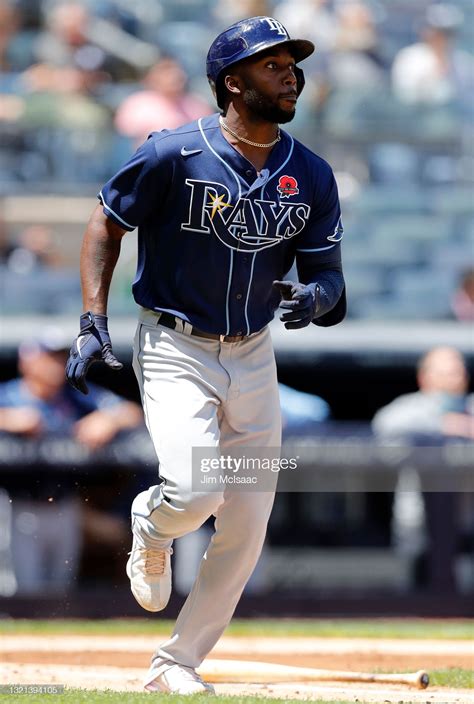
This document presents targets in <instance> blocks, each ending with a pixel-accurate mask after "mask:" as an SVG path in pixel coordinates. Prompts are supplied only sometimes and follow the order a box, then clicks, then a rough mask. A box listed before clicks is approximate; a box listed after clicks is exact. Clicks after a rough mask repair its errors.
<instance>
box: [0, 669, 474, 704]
mask: <svg viewBox="0 0 474 704" xmlns="http://www.w3.org/2000/svg"><path fill="white" fill-rule="evenodd" d="M430 684H431V686H437V687H450V688H466V689H473V688H474V675H473V671H472V670H462V669H460V668H449V669H445V670H434V671H431V672H430ZM428 692H429V690H428ZM2 694H4V695H6V696H8V699H5V704H7V703H8V704H14V703H16V702H18V703H19V704H21V703H22V702H23V703H25V704H26V702H28V704H47V702H51V704H53V703H54V704H82V703H83V704H141V703H142V702H147V703H148V704H150V701H151V699H153V701H154V702H156V701H157V699H160V700H162V701H163V704H169V702H170V698H169V696H168V695H159V694H154V695H153V697H150V694H148V693H146V692H113V691H111V690H107V691H100V690H84V689H67V690H66V691H65V692H64V693H62V694H51V695H47V694H8V693H6V692H2V693H0V702H2ZM172 699H173V701H172V704H209V702H210V700H209V697H207V696H206V695H195V696H187V697H183V696H177V695H175V696H173V698H172ZM212 704H283V700H282V699H276V698H267V697H231V696H216V697H212ZM284 704H301V700H296V699H285V700H284ZM312 704H328V703H327V702H326V700H323V699H318V700H312ZM331 704H351V703H350V702H348V701H345V700H344V701H343V700H339V701H337V702H334V701H332V702H331Z"/></svg>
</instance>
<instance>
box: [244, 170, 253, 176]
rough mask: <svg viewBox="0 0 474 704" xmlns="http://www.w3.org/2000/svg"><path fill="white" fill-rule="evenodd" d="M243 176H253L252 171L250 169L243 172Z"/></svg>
mask: <svg viewBox="0 0 474 704" xmlns="http://www.w3.org/2000/svg"><path fill="white" fill-rule="evenodd" d="M245 175H246V176H253V171H252V169H247V171H246V172H245Z"/></svg>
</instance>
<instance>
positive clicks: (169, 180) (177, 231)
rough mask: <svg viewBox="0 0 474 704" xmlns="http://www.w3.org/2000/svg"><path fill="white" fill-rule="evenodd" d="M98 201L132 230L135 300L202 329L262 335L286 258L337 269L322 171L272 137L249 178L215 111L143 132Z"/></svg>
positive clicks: (301, 151)
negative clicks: (263, 158)
mask: <svg viewBox="0 0 474 704" xmlns="http://www.w3.org/2000/svg"><path fill="white" fill-rule="evenodd" d="M99 198H100V200H101V202H102V204H103V206H104V212H105V214H106V215H107V216H108V217H109V218H111V219H112V220H114V222H116V223H117V224H118V225H120V226H122V227H123V228H125V229H127V230H134V229H135V228H136V227H138V264H137V274H136V277H135V281H134V283H133V293H134V297H135V300H136V302H137V303H138V304H139V305H141V306H144V307H145V308H149V309H151V310H154V311H167V312H170V313H172V314H174V315H177V316H179V317H181V318H183V319H184V320H186V321H187V322H188V323H191V325H193V326H195V327H196V328H198V329H200V330H203V331H205V332H211V333H217V334H225V335H242V334H243V335H249V334H251V333H253V332H256V331H258V330H260V329H261V328H263V327H264V326H265V325H266V324H267V323H268V322H269V321H270V320H271V319H272V318H273V315H274V312H275V310H276V308H277V307H278V305H279V302H280V295H279V293H278V292H276V291H275V290H274V289H273V287H272V282H273V281H274V280H275V279H281V278H282V277H283V276H284V274H285V273H286V272H287V271H288V270H289V269H290V268H291V266H292V264H293V262H294V260H295V257H296V260H297V263H298V260H299V259H301V258H304V259H305V263H307V264H309V265H311V264H313V263H314V265H315V266H317V265H321V264H326V265H331V264H334V265H335V266H338V265H340V256H341V255H340V240H341V237H342V225H341V212H340V206H339V199H338V193H337V187H336V182H335V180H334V175H333V173H332V170H331V168H330V166H329V165H328V164H327V163H326V162H325V161H324V160H323V159H321V158H320V157H318V156H316V155H315V154H313V153H312V152H311V151H310V150H309V149H307V148H306V147H305V146H304V145H302V144H301V143H299V142H298V141H297V140H295V139H293V138H292V137H291V136H290V135H289V134H288V133H286V132H284V131H282V132H281V141H280V142H278V143H277V144H276V146H275V147H274V148H273V149H272V151H271V153H270V155H269V157H268V160H267V162H266V164H265V168H264V169H262V170H261V172H260V174H257V172H256V170H255V168H254V167H253V165H252V164H251V163H250V162H249V161H248V160H247V159H245V158H244V157H243V156H242V155H241V154H239V153H238V152H237V151H236V150H235V149H234V148H233V147H232V146H231V145H230V144H229V143H228V142H227V140H226V139H225V138H224V136H223V135H222V133H221V129H220V127H219V122H218V115H217V114H214V115H211V116H210V117H206V118H203V119H200V120H198V121H197V122H193V123H191V124H189V125H185V126H183V127H180V128H178V129H176V130H172V131H168V130H163V131H162V132H155V133H153V134H151V135H150V137H149V138H148V140H147V141H146V142H145V143H144V144H143V145H142V146H141V147H140V148H139V149H138V150H137V152H136V153H135V154H134V155H133V156H132V158H131V159H130V160H129V161H128V162H127V163H126V164H125V166H124V167H123V168H122V169H121V170H120V171H119V172H118V173H117V174H116V175H115V176H114V177H113V178H112V179H110V181H108V183H107V184H106V185H105V186H104V188H103V189H102V191H101V193H100V194H99ZM306 268H307V267H306Z"/></svg>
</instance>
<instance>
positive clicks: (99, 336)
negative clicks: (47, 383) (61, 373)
mask: <svg viewBox="0 0 474 704" xmlns="http://www.w3.org/2000/svg"><path fill="white" fill-rule="evenodd" d="M80 326H81V331H80V333H79V335H78V336H77V338H76V339H75V340H74V342H73V343H72V347H71V351H70V352H69V359H68V360H67V362H66V379H67V380H68V382H69V383H70V384H71V386H72V387H73V388H74V389H77V390H78V391H82V393H83V394H88V393H89V389H88V388H87V385H86V375H87V371H88V369H89V367H90V366H91V364H93V363H94V362H99V361H101V360H102V361H103V362H105V363H106V365H107V366H108V367H110V368H111V369H116V370H118V369H122V367H123V364H122V363H121V362H119V361H118V359H117V358H116V357H115V355H114V353H113V352H112V344H111V342H110V335H109V331H108V329H107V316H106V315H96V314H94V313H91V312H90V311H88V312H87V313H83V315H81V317H80Z"/></svg>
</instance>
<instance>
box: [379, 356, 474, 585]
mask: <svg viewBox="0 0 474 704" xmlns="http://www.w3.org/2000/svg"><path fill="white" fill-rule="evenodd" d="M417 378H418V387H419V391H417V392H415V393H412V394H405V395H403V396H400V397H399V398H396V399H395V400H394V401H392V402H391V403H389V404H388V405H387V406H385V407H384V408H381V409H380V410H379V411H378V412H377V413H376V414H375V416H374V419H373V421H372V427H373V430H374V432H375V433H376V435H378V436H380V437H385V438H392V439H394V438H402V439H403V438H404V437H408V438H409V437H410V436H413V435H422V436H425V439H424V440H423V443H424V444H425V443H427V444H428V445H429V444H430V438H431V440H432V441H434V442H436V438H443V437H444V438H447V437H456V438H464V439H467V440H474V395H473V394H468V393H467V391H468V382H469V376H468V372H467V369H466V365H465V362H464V359H463V357H462V355H461V354H460V353H459V352H458V351H457V350H456V349H454V348H453V347H435V348H434V349H432V350H430V351H429V352H428V353H427V354H425V355H424V356H423V357H422V358H421V360H420V362H419V365H418V376H417ZM470 496H471V495H470V494H469V493H465V494H464V495H462V496H459V495H458V496H456V494H455V493H454V492H453V491H443V492H442V493H441V492H433V491H432V492H429V491H428V492H427V491H425V492H424V493H423V478H422V477H420V476H418V473H417V472H416V471H415V470H413V469H412V468H410V467H404V468H403V469H402V471H401V472H400V475H399V478H398V483H397V487H396V490H395V494H394V503H393V513H392V540H393V544H394V546H395V548H396V550H397V551H399V552H400V553H403V554H406V555H410V556H412V557H415V558H417V561H416V562H415V563H414V567H415V574H414V576H415V580H416V582H417V583H418V584H423V583H425V581H426V571H427V569H428V565H429V560H428V558H427V554H426V553H424V550H425V549H426V547H427V542H428V538H427V536H428V535H429V536H430V539H431V553H433V551H434V550H436V549H437V546H438V544H439V543H440V542H441V541H442V542H443V543H444V544H445V546H446V545H448V546H449V549H448V552H449V551H450V552H451V554H454V553H455V551H456V549H457V540H458V530H459V529H461V530H463V529H464V530H465V531H466V532H467V533H470V534H472V530H473V515H472V503H471V500H470ZM445 517H447V520H446V522H444V521H443V520H442V518H443V519H444V518H445ZM456 524H458V525H456ZM444 549H446V547H445V548H444ZM437 579H438V580H439V582H440V583H442V584H443V588H445V589H446V590H449V589H451V590H452V589H454V588H455V583H456V578H455V574H454V569H453V565H452V564H449V565H445V566H444V571H443V574H442V575H438V576H437Z"/></svg>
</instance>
